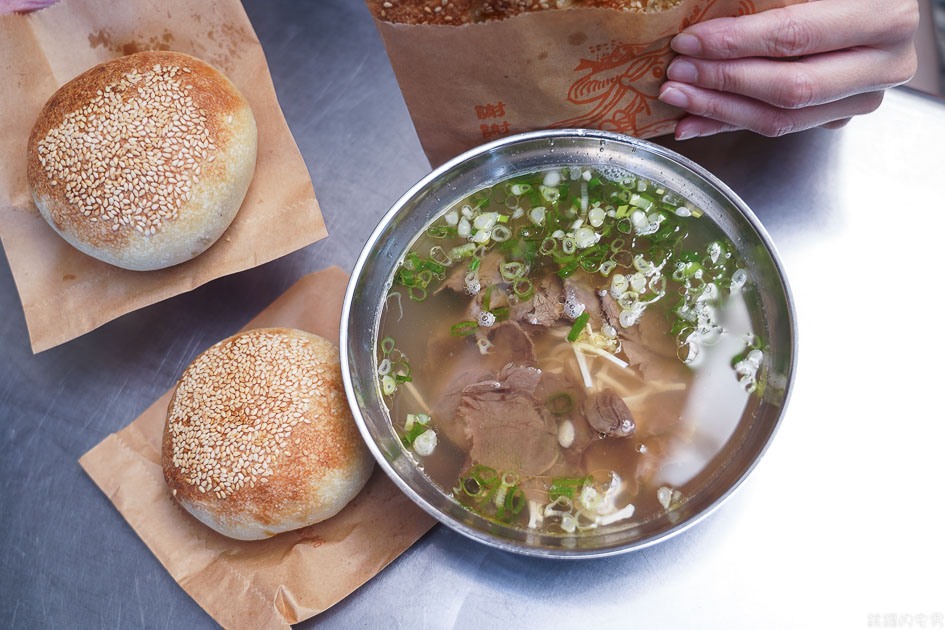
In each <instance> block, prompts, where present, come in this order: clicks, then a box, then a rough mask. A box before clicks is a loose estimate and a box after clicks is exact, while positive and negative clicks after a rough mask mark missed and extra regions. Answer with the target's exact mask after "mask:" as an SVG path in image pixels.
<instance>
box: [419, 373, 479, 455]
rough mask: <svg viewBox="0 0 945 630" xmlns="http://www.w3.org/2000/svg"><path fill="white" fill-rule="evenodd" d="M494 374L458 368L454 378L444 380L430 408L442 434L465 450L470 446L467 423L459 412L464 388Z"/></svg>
mask: <svg viewBox="0 0 945 630" xmlns="http://www.w3.org/2000/svg"><path fill="white" fill-rule="evenodd" d="M457 367H459V366H458V365H457ZM492 376H493V374H492V372H489V371H486V370H482V369H472V370H470V369H465V368H464V369H459V370H457V372H456V374H455V375H453V377H452V378H449V379H447V380H446V381H445V382H444V385H443V387H441V388H440V390H439V391H438V392H437V394H436V398H435V399H434V401H433V404H432V406H431V408H430V417H431V418H432V422H433V423H434V424H435V425H436V427H437V429H439V430H440V434H441V435H443V436H444V437H445V438H446V439H447V440H449V441H450V442H452V443H453V444H455V445H456V446H458V447H460V448H462V449H463V450H468V449H469V447H470V444H469V440H468V438H467V437H466V425H465V423H464V422H463V421H462V419H461V418H460V417H459V414H458V413H457V408H458V407H459V401H460V398H461V397H462V395H463V390H464V389H465V388H466V387H468V386H470V385H472V384H474V383H479V382H482V381H485V380H489V379H491V378H492Z"/></svg>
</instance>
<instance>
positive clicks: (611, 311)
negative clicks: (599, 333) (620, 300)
mask: <svg viewBox="0 0 945 630" xmlns="http://www.w3.org/2000/svg"><path fill="white" fill-rule="evenodd" d="M600 307H601V312H602V313H603V317H604V322H605V323H607V324H610V325H611V326H613V327H614V328H615V329H617V330H619V329H620V306H619V305H618V304H617V301H616V300H615V299H614V298H613V297H612V296H611V295H610V291H607V292H606V293H604V295H602V296H600Z"/></svg>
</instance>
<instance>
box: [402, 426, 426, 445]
mask: <svg viewBox="0 0 945 630" xmlns="http://www.w3.org/2000/svg"><path fill="white" fill-rule="evenodd" d="M426 430H427V428H426V427H425V426H423V425H422V424H419V423H417V424H414V425H413V426H412V427H410V430H409V431H407V432H406V433H405V434H404V435H403V437H401V438H400V441H401V442H402V443H403V445H404V446H406V447H407V448H410V447H411V446H413V443H414V441H416V439H417V438H418V437H420V434H421V433H424V432H425V431H426Z"/></svg>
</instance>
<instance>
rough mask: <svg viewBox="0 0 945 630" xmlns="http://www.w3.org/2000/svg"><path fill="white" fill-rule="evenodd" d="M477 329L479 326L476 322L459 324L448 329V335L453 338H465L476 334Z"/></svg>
mask: <svg viewBox="0 0 945 630" xmlns="http://www.w3.org/2000/svg"><path fill="white" fill-rule="evenodd" d="M478 329H479V324H478V323H477V322H460V323H458V324H454V325H453V326H451V327H450V334H451V335H453V336H454V337H465V336H467V335H474V334H476V330H478Z"/></svg>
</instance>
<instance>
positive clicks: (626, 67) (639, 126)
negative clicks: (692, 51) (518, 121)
mask: <svg viewBox="0 0 945 630" xmlns="http://www.w3.org/2000/svg"><path fill="white" fill-rule="evenodd" d="M651 45H652V44H642V45H634V44H619V43H617V42H610V43H609V44H604V45H601V46H594V47H593V48H591V53H592V54H595V57H594V58H593V59H581V62H580V63H579V64H578V66H577V67H576V68H575V69H574V71H575V72H581V73H583V76H582V77H581V78H579V79H578V80H577V81H575V82H574V83H573V84H572V85H571V89H569V90H568V101H570V102H571V103H574V104H575V105H582V106H587V107H588V108H589V111H587V113H584V114H581V115H580V116H575V117H574V118H569V119H567V120H562V121H559V122H556V123H553V124H552V125H550V126H551V127H562V128H563V127H581V128H590V129H603V130H606V131H616V132H619V133H627V134H642V133H645V132H646V129H647V128H650V127H655V126H658V125H662V124H664V123H665V122H666V121H665V120H659V121H655V122H650V123H643V121H642V120H639V121H638V119H639V118H642V117H647V116H649V115H650V113H651V110H650V103H651V102H652V101H655V100H656V96H657V94H658V92H659V84H660V80H661V79H662V77H663V73H664V72H665V71H666V65H667V63H669V59H670V56H671V54H670V49H669V43H663V45H661V46H659V47H658V48H655V49H653V50H647V48H648V47H649V46H651ZM643 79H648V80H643Z"/></svg>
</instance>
